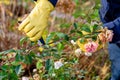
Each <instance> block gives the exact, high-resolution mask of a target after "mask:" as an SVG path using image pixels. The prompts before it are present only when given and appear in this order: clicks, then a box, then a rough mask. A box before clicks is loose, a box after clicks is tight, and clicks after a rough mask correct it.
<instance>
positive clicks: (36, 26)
mask: <svg viewBox="0 0 120 80" xmlns="http://www.w3.org/2000/svg"><path fill="white" fill-rule="evenodd" d="M53 9H54V6H53V5H52V4H51V3H50V2H49V1H48V0H38V1H37V2H36V6H35V7H34V9H33V10H32V11H31V13H30V14H29V15H28V17H27V18H26V19H25V20H24V21H23V22H22V23H21V24H20V26H19V28H18V29H19V30H20V31H24V32H25V33H26V35H27V36H28V37H29V38H30V40H31V41H37V40H39V39H40V38H41V36H42V34H43V32H44V30H45V29H46V27H47V22H48V18H49V15H50V12H51V11H52V10H53Z"/></svg>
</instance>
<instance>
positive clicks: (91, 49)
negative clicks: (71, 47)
mask: <svg viewBox="0 0 120 80" xmlns="http://www.w3.org/2000/svg"><path fill="white" fill-rule="evenodd" d="M84 48H85V50H86V52H89V53H93V52H95V51H96V50H97V48H98V44H97V43H95V42H93V41H92V42H88V43H86V44H85V46H84Z"/></svg>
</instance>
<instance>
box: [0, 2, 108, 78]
mask: <svg viewBox="0 0 120 80" xmlns="http://www.w3.org/2000/svg"><path fill="white" fill-rule="evenodd" d="M34 6H35V4H34V1H33V0H0V52H1V51H5V50H8V49H13V48H14V49H19V48H20V44H19V41H20V39H21V38H22V37H24V36H25V35H24V34H22V33H21V32H19V31H18V26H19V22H20V21H22V20H23V18H24V17H26V16H27V15H28V14H29V13H30V11H31V10H32V9H33V7H34ZM99 8H100V1H99V0H59V1H58V3H57V6H56V8H55V10H54V11H53V12H52V13H51V17H50V18H49V33H50V32H53V31H60V32H63V33H69V31H70V30H71V29H72V27H71V24H73V23H74V22H78V23H79V24H80V25H82V24H85V23H87V22H91V20H93V21H96V22H100V20H99V14H98V10H99ZM79 59H80V63H79V65H77V66H75V67H78V68H79V69H81V70H86V71H87V73H85V72H83V76H85V78H81V79H78V80H108V78H109V76H110V73H109V72H110V65H109V64H110V62H109V60H108V53H107V48H106V49H102V50H100V51H99V52H97V53H96V54H95V55H94V56H92V57H85V56H81V57H80V58H79Z"/></svg>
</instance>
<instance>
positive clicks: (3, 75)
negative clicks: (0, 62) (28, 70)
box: [0, 71, 8, 80]
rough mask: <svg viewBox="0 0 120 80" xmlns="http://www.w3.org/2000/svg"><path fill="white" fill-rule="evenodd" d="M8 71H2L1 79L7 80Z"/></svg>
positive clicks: (0, 73)
mask: <svg viewBox="0 0 120 80" xmlns="http://www.w3.org/2000/svg"><path fill="white" fill-rule="evenodd" d="M7 75H8V74H7V73H6V72H3V71H0V80H5V78H6V77H7Z"/></svg>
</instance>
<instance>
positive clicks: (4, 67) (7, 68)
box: [0, 65, 9, 71]
mask: <svg viewBox="0 0 120 80" xmlns="http://www.w3.org/2000/svg"><path fill="white" fill-rule="evenodd" d="M0 69H2V70H3V71H7V70H9V66H8V65H3V66H2V67H0Z"/></svg>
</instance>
